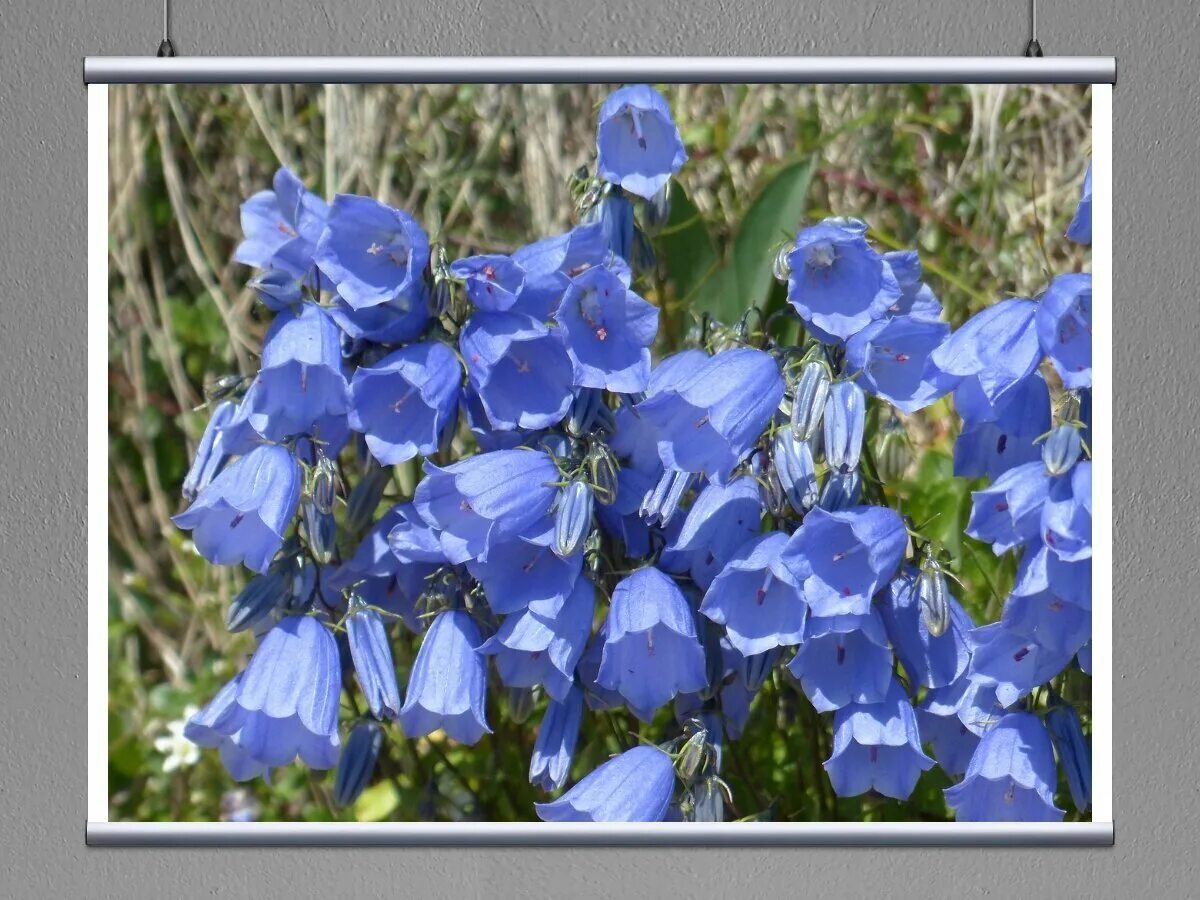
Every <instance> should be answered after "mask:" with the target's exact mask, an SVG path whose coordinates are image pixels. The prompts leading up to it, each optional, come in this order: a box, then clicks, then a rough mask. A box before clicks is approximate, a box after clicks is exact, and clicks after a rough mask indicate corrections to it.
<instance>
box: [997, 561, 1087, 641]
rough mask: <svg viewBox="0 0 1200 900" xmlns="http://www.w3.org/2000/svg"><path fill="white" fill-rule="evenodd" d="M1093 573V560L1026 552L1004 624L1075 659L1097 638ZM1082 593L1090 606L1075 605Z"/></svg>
mask: <svg viewBox="0 0 1200 900" xmlns="http://www.w3.org/2000/svg"><path fill="white" fill-rule="evenodd" d="M1081 570H1082V571H1081ZM1049 572H1054V573H1055V575H1056V576H1059V577H1052V576H1049ZM1090 573H1091V561H1090V560H1083V561H1081V562H1075V563H1071V562H1062V561H1060V560H1059V559H1058V558H1057V557H1056V556H1055V555H1054V554H1053V553H1051V552H1049V551H1048V550H1046V549H1045V548H1042V549H1040V550H1039V551H1038V552H1036V553H1035V552H1033V551H1027V552H1026V554H1025V557H1024V558H1023V559H1022V560H1021V567H1020V569H1019V570H1018V574H1017V579H1018V580H1017V585H1016V587H1014V588H1013V592H1012V594H1011V595H1009V598H1008V599H1007V600H1006V601H1005V602H1004V610H1003V612H1002V613H1001V615H1000V621H1001V623H1003V625H1004V626H1005V628H1006V629H1007V630H1008V631H1010V632H1012V633H1013V634H1017V635H1021V636H1022V637H1025V638H1029V639H1030V640H1032V641H1034V642H1036V643H1037V644H1038V645H1039V646H1041V647H1045V648H1046V649H1047V650H1048V651H1050V652H1052V653H1060V654H1063V655H1065V656H1066V657H1070V656H1071V655H1072V654H1074V653H1075V652H1077V651H1078V650H1079V649H1080V648H1082V647H1083V645H1084V644H1086V643H1087V642H1088V641H1089V640H1090V639H1091V636H1092V613H1091V609H1090V605H1091V597H1090V595H1091V574H1090ZM1079 593H1084V594H1086V597H1085V598H1084V599H1085V600H1086V604H1087V605H1083V604H1079V603H1076V602H1074V600H1075V595H1077V594H1079Z"/></svg>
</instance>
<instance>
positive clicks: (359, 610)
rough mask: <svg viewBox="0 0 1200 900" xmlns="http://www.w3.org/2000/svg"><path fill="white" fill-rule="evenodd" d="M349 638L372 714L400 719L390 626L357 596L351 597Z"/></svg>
mask: <svg viewBox="0 0 1200 900" xmlns="http://www.w3.org/2000/svg"><path fill="white" fill-rule="evenodd" d="M346 641H347V643H348V644H349V646H350V656H351V659H352V660H353V662H354V675H355V677H356V678H357V679H358V685H359V687H360V688H361V689H362V693H363V697H364V698H366V701H367V705H368V706H369V707H370V709H371V715H373V716H374V717H375V718H377V719H394V718H396V716H397V715H398V714H399V712H400V689H399V687H398V686H397V684H396V663H395V661H394V659H393V658H392V648H391V645H390V644H389V643H388V636H387V627H386V626H385V625H384V622H383V618H382V617H381V616H380V615H379V613H377V612H376V611H375V610H374V609H372V608H371V607H369V606H367V605H366V603H364V602H363V600H362V599H361V598H360V597H358V596H357V595H355V596H352V598H351V600H350V614H349V615H348V616H347V617H346Z"/></svg>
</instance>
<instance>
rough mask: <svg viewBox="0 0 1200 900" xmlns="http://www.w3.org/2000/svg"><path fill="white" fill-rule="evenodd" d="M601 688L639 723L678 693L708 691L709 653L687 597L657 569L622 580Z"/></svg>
mask: <svg viewBox="0 0 1200 900" xmlns="http://www.w3.org/2000/svg"><path fill="white" fill-rule="evenodd" d="M607 624H608V637H607V639H606V640H605V642H604V651H603V656H602V658H601V662H600V671H599V673H598V674H597V677H596V681H597V683H598V684H599V685H600V686H601V687H604V688H608V689H609V690H614V691H617V692H619V693H620V694H621V696H623V697H624V698H625V700H626V702H627V703H628V704H629V708H630V710H631V711H632V712H633V713H634V714H635V715H636V716H637V717H638V718H640V719H642V720H644V721H649V720H650V719H651V718H652V717H653V715H654V711H655V710H656V709H658V708H659V707H660V706H662V705H663V704H664V703H666V702H667V701H668V700H670V699H671V698H672V697H674V696H675V695H676V694H678V693H681V692H682V693H686V692H688V691H699V690H701V689H703V688H705V687H706V686H707V685H708V677H707V675H706V674H705V659H704V648H703V647H702V646H701V644H700V640H699V637H698V635H697V633H696V621H695V617H694V614H693V612H692V609H691V607H690V606H689V605H688V601H687V599H686V598H685V597H684V595H683V592H682V591H680V589H679V588H678V587H677V586H676V584H675V582H674V581H672V580H671V579H670V577H668V576H667V575H664V574H663V573H662V572H660V571H659V570H658V569H656V568H654V567H653V566H650V567H647V568H644V569H639V570H638V571H636V572H634V573H633V574H632V575H630V576H628V577H626V578H624V579H622V580H621V582H620V583H618V584H617V587H616V589H615V590H614V591H613V595H612V604H611V606H610V607H609V611H608V619H607Z"/></svg>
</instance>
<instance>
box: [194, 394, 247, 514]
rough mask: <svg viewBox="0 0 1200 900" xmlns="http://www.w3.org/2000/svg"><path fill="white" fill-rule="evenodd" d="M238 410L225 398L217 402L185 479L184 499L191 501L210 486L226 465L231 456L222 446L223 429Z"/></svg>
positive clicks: (235, 405) (234, 404)
mask: <svg viewBox="0 0 1200 900" xmlns="http://www.w3.org/2000/svg"><path fill="white" fill-rule="evenodd" d="M236 410H237V404H236V403H233V402H232V401H230V400H224V401H222V402H221V403H218V404H217V407H216V409H214V410H213V413H212V416H211V417H210V418H209V420H208V424H207V425H205V426H204V434H203V435H201V436H200V443H199V444H198V445H197V446H196V455H195V456H194V457H192V465H191V468H189V469H188V472H187V475H185V476H184V479H183V490H182V493H183V499H184V500H187V501H188V502H189V503H190V502H191V501H193V500H195V499H196V496H197V495H198V494H199V493H200V492H201V491H202V490H204V489H205V488H206V487H208V485H209V482H211V481H212V480H213V477H214V476H216V474H217V473H218V472H219V471H221V466H223V465H225V462H226V460H227V459H228V458H229V457H228V454H227V453H226V452H225V450H224V448H223V447H222V443H223V435H222V430H223V429H224V428H225V426H226V425H228V424H229V423H230V421H231V420H232V419H233V415H234V413H235V411H236Z"/></svg>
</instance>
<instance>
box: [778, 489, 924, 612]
mask: <svg viewBox="0 0 1200 900" xmlns="http://www.w3.org/2000/svg"><path fill="white" fill-rule="evenodd" d="M907 544H908V533H907V532H906V531H905V530H904V522H903V521H901V519H900V516H899V515H898V514H897V513H896V512H895V511H894V510H891V509H888V508H886V507H882V506H852V507H850V508H849V509H844V510H840V511H838V512H826V511H825V510H823V509H820V508H817V509H814V510H813V511H812V512H810V513H809V514H808V515H807V516H806V517H805V519H804V523H803V524H802V525H801V526H800V527H799V528H798V529H796V532H795V534H793V535H792V537H791V539H790V540H789V541H788V545H787V547H785V548H784V550H783V554H782V556H781V559H782V561H783V564H784V565H786V566H787V567H788V568H790V569H791V570H792V572H793V574H794V575H795V577H796V578H797V580H798V581H799V582H800V584H801V590H802V591H803V594H804V599H805V601H806V602H807V603H808V605H809V608H810V610H811V611H812V613H813V615H815V616H836V615H843V614H854V615H863V614H865V613H866V612H867V611H868V609H869V608H870V606H871V597H873V596H874V595H875V592H876V591H878V590H879V588H880V587H882V586H883V585H884V584H885V583H887V581H889V580H890V579H891V577H892V575H894V574H895V572H896V569H897V568H898V567H899V565H900V560H901V559H902V558H903V556H904V550H905V547H906V546H907Z"/></svg>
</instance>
